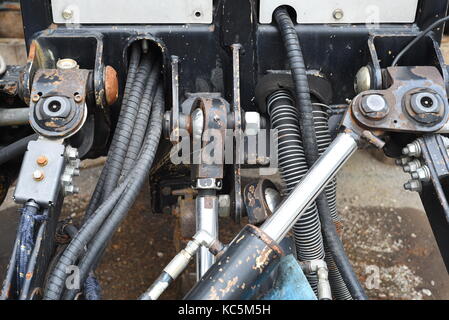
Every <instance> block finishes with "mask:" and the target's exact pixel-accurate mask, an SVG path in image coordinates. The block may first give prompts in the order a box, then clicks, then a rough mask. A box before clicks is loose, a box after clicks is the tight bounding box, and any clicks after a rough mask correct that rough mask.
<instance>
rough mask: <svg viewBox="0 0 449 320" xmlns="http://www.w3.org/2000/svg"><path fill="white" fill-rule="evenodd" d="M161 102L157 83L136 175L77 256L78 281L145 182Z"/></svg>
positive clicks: (69, 296) (161, 92) (158, 134)
mask: <svg viewBox="0 0 449 320" xmlns="http://www.w3.org/2000/svg"><path fill="white" fill-rule="evenodd" d="M164 105H165V101H164V90H163V87H162V86H161V85H159V87H158V89H157V95H156V97H155V100H154V108H153V112H152V114H151V121H150V124H149V126H148V130H147V135H146V139H145V144H144V148H143V150H142V153H141V157H140V158H139V160H138V162H137V164H136V166H135V168H134V169H133V172H135V173H136V179H135V180H134V181H133V184H132V185H130V186H129V187H128V188H127V189H126V191H125V193H124V195H123V197H122V198H121V199H120V201H119V203H118V204H117V206H116V207H115V208H114V211H113V212H112V214H111V215H110V217H108V219H107V220H106V221H105V223H104V224H103V226H102V228H101V229H100V230H99V231H98V233H97V234H96V236H95V237H94V239H93V240H92V241H91V243H90V245H89V247H88V250H87V252H86V253H85V255H84V257H83V258H82V259H81V262H80V263H79V270H80V272H79V274H80V280H81V281H82V282H84V280H85V279H86V278H87V276H88V273H89V270H90V269H91V268H92V266H93V265H94V263H95V262H96V261H97V259H98V255H99V254H100V253H101V252H102V250H103V248H104V245H105V244H106V243H107V242H108V241H109V240H110V239H111V238H112V236H113V234H114V233H115V231H116V230H117V228H118V227H119V225H120V223H121V222H122V221H123V219H124V218H125V217H126V214H127V212H128V210H129V209H130V208H131V206H132V204H133V203H134V201H135V199H136V197H137V196H138V194H139V192H140V190H141V188H142V185H143V184H144V183H145V179H146V177H147V176H148V174H149V172H150V169H151V166H152V164H153V161H154V157H155V155H156V151H157V148H158V145H159V141H160V137H161V133H162V119H163V108H164ZM73 294H74V292H70V291H68V292H67V293H66V295H65V296H64V299H73Z"/></svg>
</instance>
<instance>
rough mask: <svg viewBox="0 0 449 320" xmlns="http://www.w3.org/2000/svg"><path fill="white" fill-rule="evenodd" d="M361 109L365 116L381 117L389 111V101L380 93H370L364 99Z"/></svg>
mask: <svg viewBox="0 0 449 320" xmlns="http://www.w3.org/2000/svg"><path fill="white" fill-rule="evenodd" d="M361 109H362V111H363V113H364V114H365V116H367V117H368V118H373V119H381V118H384V117H385V116H386V113H388V105H387V101H385V99H384V97H382V96H381V95H378V94H370V95H367V96H364V97H363V99H362V105H361Z"/></svg>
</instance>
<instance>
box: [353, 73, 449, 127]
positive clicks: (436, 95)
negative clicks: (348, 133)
mask: <svg viewBox="0 0 449 320" xmlns="http://www.w3.org/2000/svg"><path fill="white" fill-rule="evenodd" d="M384 73H385V74H384V78H385V79H386V80H387V83H386V84H385V87H387V89H385V90H370V91H365V92H362V93H361V94H359V95H358V96H357V97H356V98H355V99H354V100H353V101H352V104H351V112H352V114H353V117H354V120H356V121H357V122H358V123H359V124H360V125H361V126H363V127H366V128H368V129H369V130H382V131H388V132H413V133H430V132H436V131H438V130H440V129H442V128H443V127H444V125H445V124H446V123H447V122H448V119H449V106H448V97H447V93H446V89H445V82H444V79H443V77H442V76H441V74H440V72H439V71H438V69H437V68H435V67H420V66H418V67H390V68H387V69H386V70H385V71H384ZM420 93H426V94H429V95H430V96H431V97H432V99H431V98H429V97H427V99H428V100H424V99H425V97H423V101H424V102H425V103H428V104H429V105H428V106H424V108H422V109H423V110H424V111H423V112H419V110H418V111H416V108H414V103H413V102H412V101H411V98H412V97H413V96H415V95H419V94H420ZM369 96H377V97H382V98H383V99H384V100H385V102H386V105H387V106H388V109H389V110H388V111H386V112H373V113H371V114H368V113H367V112H366V110H364V107H363V105H364V103H365V101H366V100H365V99H366V98H367V97H369ZM436 105H438V106H439V107H438V108H435V106H436ZM426 108H427V109H428V110H425V109H426ZM381 113H382V114H381Z"/></svg>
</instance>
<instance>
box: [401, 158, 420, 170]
mask: <svg viewBox="0 0 449 320" xmlns="http://www.w3.org/2000/svg"><path fill="white" fill-rule="evenodd" d="M421 167H422V163H421V161H420V160H418V159H415V160H413V161H410V162H409V163H408V164H407V165H406V166H404V172H416V170H418V169H419V168H421Z"/></svg>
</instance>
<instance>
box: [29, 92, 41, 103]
mask: <svg viewBox="0 0 449 320" xmlns="http://www.w3.org/2000/svg"><path fill="white" fill-rule="evenodd" d="M40 99H41V96H40V95H38V94H33V97H32V98H31V100H32V101H33V102H38V101H39V100H40Z"/></svg>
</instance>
